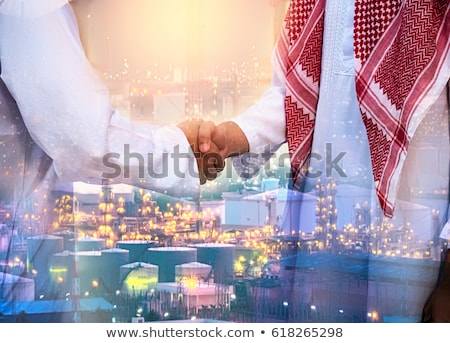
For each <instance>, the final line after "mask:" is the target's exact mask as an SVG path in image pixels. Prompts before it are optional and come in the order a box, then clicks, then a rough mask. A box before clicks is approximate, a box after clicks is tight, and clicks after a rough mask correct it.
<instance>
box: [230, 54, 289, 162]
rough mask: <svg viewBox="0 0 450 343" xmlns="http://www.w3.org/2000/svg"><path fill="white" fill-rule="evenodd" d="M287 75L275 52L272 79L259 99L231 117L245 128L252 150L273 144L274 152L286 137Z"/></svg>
mask: <svg viewBox="0 0 450 343" xmlns="http://www.w3.org/2000/svg"><path fill="white" fill-rule="evenodd" d="M285 94H286V91H285V78H284V74H283V73H282V72H281V68H280V66H279V64H278V60H277V59H276V58H275V54H274V53H273V54H272V80H271V83H270V86H269V88H268V89H267V90H266V91H265V92H264V94H263V95H262V96H261V98H260V99H258V101H257V102H256V103H255V104H254V105H252V106H251V107H249V108H248V109H247V110H246V111H244V112H243V113H241V114H239V115H237V116H236V117H234V118H232V119H231V120H232V121H234V122H235V123H236V124H237V125H239V127H240V128H241V130H242V131H243V132H244V134H245V136H246V137H247V140H248V142H249V146H250V152H251V153H257V154H260V153H262V152H264V151H267V149H268V148H269V147H270V150H271V151H272V152H274V151H275V150H277V149H278V148H279V147H280V145H282V144H283V143H285V141H286V118H285V113H284V97H285Z"/></svg>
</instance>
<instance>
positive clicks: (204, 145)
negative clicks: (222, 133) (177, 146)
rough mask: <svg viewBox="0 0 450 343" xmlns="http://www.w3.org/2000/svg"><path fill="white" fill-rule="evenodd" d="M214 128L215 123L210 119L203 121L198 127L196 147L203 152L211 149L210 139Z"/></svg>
mask: <svg viewBox="0 0 450 343" xmlns="http://www.w3.org/2000/svg"><path fill="white" fill-rule="evenodd" d="M215 130H216V124H214V123H213V122H212V121H204V122H202V123H201V124H200V126H199V128H198V147H199V150H200V151H201V152H203V153H206V152H208V151H209V150H210V149H211V139H212V136H213V133H214V131H215Z"/></svg>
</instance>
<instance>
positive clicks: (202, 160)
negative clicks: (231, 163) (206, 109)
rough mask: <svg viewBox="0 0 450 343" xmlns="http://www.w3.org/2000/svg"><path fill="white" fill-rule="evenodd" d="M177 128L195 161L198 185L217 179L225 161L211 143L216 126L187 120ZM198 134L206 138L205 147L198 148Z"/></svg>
mask: <svg viewBox="0 0 450 343" xmlns="http://www.w3.org/2000/svg"><path fill="white" fill-rule="evenodd" d="M177 126H178V127H179V128H180V129H181V130H182V131H183V132H184V134H185V136H186V138H187V140H188V142H189V145H190V146H191V148H192V151H193V153H194V155H195V158H196V160H197V167H198V171H199V178H200V184H202V185H203V184H205V183H206V181H207V180H214V179H215V178H217V176H218V174H219V173H220V172H221V171H222V170H223V168H224V167H225V160H224V158H223V155H222V154H221V153H220V149H219V147H218V146H217V144H216V143H215V142H213V141H211V137H212V135H213V132H214V131H215V129H216V125H215V124H214V123H213V122H211V121H203V120H202V119H188V120H185V121H183V122H181V123H179V124H178V125H177ZM200 132H202V135H203V136H206V137H207V138H208V142H207V146H205V145H202V146H200V145H201V144H202V143H201V142H202V141H200V140H199V135H200ZM218 143H220V144H222V142H221V141H220V139H218Z"/></svg>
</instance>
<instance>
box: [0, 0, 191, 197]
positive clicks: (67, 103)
mask: <svg viewBox="0 0 450 343" xmlns="http://www.w3.org/2000/svg"><path fill="white" fill-rule="evenodd" d="M49 2H50V3H58V6H55V7H56V8H53V10H49V11H47V13H44V14H42V13H39V15H36V14H34V15H27V13H29V14H30V13H34V12H33V11H32V7H36V6H33V5H32V4H33V3H34V1H20V0H5V3H6V4H8V3H9V4H16V5H17V6H16V8H18V10H17V11H16V12H14V11H9V12H8V13H5V11H3V12H2V11H0V16H1V20H0V31H1V32H2V35H1V36H0V58H1V67H2V74H1V77H2V78H3V80H4V81H5V84H6V85H7V87H8V89H9V90H10V92H11V94H12V95H13V97H14V98H15V100H16V102H17V104H18V107H19V109H20V112H21V115H22V117H23V119H24V122H25V125H26V126H27V129H28V130H29V132H30V134H31V136H32V138H33V139H34V140H35V141H36V143H37V144H38V145H39V146H40V147H41V148H42V149H43V150H44V151H45V152H46V153H47V154H48V155H49V156H50V157H51V158H52V159H53V161H54V168H55V171H56V173H57V175H58V176H59V177H60V179H61V180H63V181H84V182H89V183H96V184H100V183H101V182H102V180H104V179H109V180H110V182H112V183H125V184H130V185H135V186H138V187H142V188H147V189H152V190H155V191H160V192H168V193H170V194H171V195H175V196H182V195H191V196H192V195H194V194H193V192H194V193H196V192H198V190H199V180H198V170H197V165H196V161H195V157H194V156H193V154H192V151H191V148H190V147H189V144H188V142H187V139H186V137H185V136H184V134H183V132H182V131H181V130H180V129H179V128H176V127H168V126H158V125H138V124H136V123H133V122H132V121H130V120H128V119H127V118H124V117H122V116H121V115H120V114H119V113H118V112H116V111H115V110H114V109H113V108H112V105H111V101H110V96H109V91H108V89H107V87H106V86H105V85H104V83H103V82H102V80H101V79H100V78H99V77H98V75H97V73H96V72H95V70H94V69H93V67H92V66H91V65H90V63H89V61H88V60H87V58H86V56H85V54H84V51H83V48H82V45H81V42H80V39H79V35H78V28H77V22H76V19H75V16H74V14H73V12H72V9H71V7H70V5H68V4H64V1H63V0H51V1H49ZM44 3H45V1H39V4H40V5H43V4H44ZM59 3H62V5H61V4H59ZM10 7H14V6H13V5H11V6H10ZM29 7H30V8H29ZM40 8H42V6H41V7H40ZM0 9H1V5H0Z"/></svg>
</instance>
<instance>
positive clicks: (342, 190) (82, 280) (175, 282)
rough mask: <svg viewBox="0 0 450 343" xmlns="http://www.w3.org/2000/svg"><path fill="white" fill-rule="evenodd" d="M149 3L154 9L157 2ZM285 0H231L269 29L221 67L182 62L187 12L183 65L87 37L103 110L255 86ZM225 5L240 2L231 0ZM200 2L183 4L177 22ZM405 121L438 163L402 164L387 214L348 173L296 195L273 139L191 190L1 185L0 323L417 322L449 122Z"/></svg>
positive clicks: (427, 281)
mask: <svg viewBox="0 0 450 343" xmlns="http://www.w3.org/2000/svg"><path fill="white" fill-rule="evenodd" d="M133 2H136V3H137V2H139V1H133ZM217 2H221V3H222V2H227V1H217ZM73 3H74V6H75V8H76V10H77V11H78V12H77V14H78V15H79V16H80V18H81V19H80V30H81V32H82V34H83V35H84V36H83V37H84V39H86V40H88V39H89V38H91V39H93V38H96V39H97V41H98V36H102V35H103V34H100V33H99V31H98V30H101V28H97V27H95V26H93V25H91V24H90V22H89V21H90V20H92V18H94V17H95V16H98V15H99V13H100V10H99V9H98V7H97V6H100V5H98V3H97V4H96V2H91V1H74V2H73ZM99 3H102V1H100V2H99ZM123 3H125V2H123ZM151 3H154V6H156V8H161V11H162V10H163V5H159V6H160V7H158V6H157V3H161V1H151ZM250 3H251V4H250ZM262 3H264V4H262ZM286 3H287V2H286V1H272V2H269V1H249V4H248V5H246V6H248V7H249V9H241V10H242V11H244V12H245V11H246V10H248V11H250V10H252V6H253V7H263V8H264V12H263V13H264V14H262V15H261V19H260V20H261V23H259V22H258V23H255V25H256V26H258V25H260V26H261V27H263V26H264V27H270V28H271V29H270V30H268V31H266V32H269V33H270V34H271V36H270V37H265V38H264V39H266V40H267V41H268V42H266V44H267V46H268V47H264V48H263V49H261V47H260V46H259V45H258V43H255V44H249V45H248V46H246V47H245V48H239V49H240V53H241V54H243V56H241V55H239V57H237V59H236V60H232V57H230V62H226V61H222V62H221V63H222V64H221V65H220V67H219V66H218V67H210V66H209V65H208V67H207V68H206V67H205V68H204V69H202V67H201V63H200V64H196V63H194V62H193V61H197V60H199V59H200V60H203V59H204V58H208V56H209V54H208V45H207V44H206V45H199V44H200V43H199V42H200V41H202V37H200V36H199V34H198V32H202V31H198V30H199V28H197V27H196V26H195V25H192V26H190V25H187V33H186V36H187V37H188V38H189V39H190V43H189V44H187V46H188V49H185V50H183V51H184V53H185V54H186V56H185V63H182V62H180V63H179V64H177V62H172V61H171V62H167V63H166V64H165V63H164V60H163V57H162V59H161V61H160V62H158V63H157V64H156V63H153V62H149V63H148V65H147V66H144V65H143V64H142V62H141V61H139V59H137V58H135V57H131V56H127V53H126V49H122V50H118V48H117V46H116V44H119V43H120V39H119V38H115V36H114V34H113V33H111V36H105V35H103V36H102V37H103V38H102V39H103V42H102V44H98V42H97V43H96V41H95V40H94V42H88V43H86V49H87V51H88V54H89V56H90V57H91V58H92V60H93V61H95V63H94V65H95V66H96V68H98V70H99V72H100V73H101V75H102V76H103V79H104V81H105V83H106V84H107V85H108V87H109V89H110V90H111V99H112V102H113V105H114V107H115V108H116V109H118V110H119V111H120V112H121V113H122V114H123V115H125V116H127V117H129V118H131V119H132V120H135V121H137V122H141V123H158V124H164V125H176V124H177V123H178V122H180V121H182V120H184V119H186V118H205V119H208V120H213V121H215V122H221V121H223V120H227V119H229V118H230V117H232V116H233V115H235V114H238V113H240V112H241V111H243V110H245V109H246V108H247V107H249V106H251V105H252V104H253V103H254V102H255V101H256V100H257V99H258V98H259V97H260V95H261V94H262V93H263V92H264V90H265V89H266V87H267V86H268V84H269V82H270V78H271V69H270V47H271V46H272V45H273V43H274V38H273V37H274V36H276V35H275V32H272V31H274V29H273V28H274V27H278V26H279V25H281V21H282V18H283V16H282V13H284V8H285V6H286ZM200 4H203V5H202V6H204V7H202V10H203V11H204V12H208V11H209V10H210V9H208V5H205V4H204V2H203V1H199V0H198V1H192V4H191V5H192V6H200ZM229 4H230V5H229V6H231V7H233V6H234V7H233V8H234V10H235V11H239V6H240V5H239V4H241V2H239V1H229ZM209 6H212V5H209ZM244 7H245V6H244ZM117 11H118V12H120V10H119V9H118V10H117ZM201 13H202V12H201V11H200V12H199V11H193V13H191V14H190V15H191V16H190V17H189V16H187V18H186V21H187V23H188V24H189V21H190V20H191V21H192V22H197V21H198V20H199V17H198V16H199V15H201ZM124 15H125V14H124ZM252 20H254V21H255V22H257V21H258V20H259V19H257V18H252ZM238 24H239V25H240V24H241V23H240V22H238ZM89 25H91V26H89ZM205 25H206V24H205ZM232 25H233V24H232ZM109 29H110V27H109V26H107V24H105V28H103V30H104V31H105V32H107V31H108V30H109ZM241 30H243V28H241ZM130 32H134V31H132V30H131V29H130ZM136 34H137V33H136ZM91 36H93V37H91ZM236 39H239V37H237V38H236ZM258 42H259V41H258ZM229 48H230V47H229ZM154 49H164V47H156V46H155V47H154ZM262 51H263V52H262ZM267 51H268V53H267ZM202 56H203V57H202ZM230 56H232V53H230ZM138 64H139V67H137V65H138ZM205 65H207V64H206V63H205ZM144 68H145V69H144ZM434 119H435V118H431V119H429V120H430V121H432V120H434ZM436 120H440V119H436ZM338 124H339V123H338ZM337 127H339V125H338V126H337ZM419 130H421V133H422V135H423V136H424V137H427V144H426V145H423V144H418V145H414V144H412V147H411V149H412V151H413V152H414V154H415V156H416V159H417V160H419V161H416V162H417V163H419V164H421V165H428V166H430V165H431V166H435V167H434V168H437V169H439V168H441V169H442V170H443V172H442V175H443V176H442V179H438V178H437V179H432V180H430V179H425V180H423V179H419V178H416V176H417V175H410V177H409V181H410V182H405V184H401V185H400V198H401V201H400V203H399V205H398V206H399V212H398V213H399V214H398V215H396V216H394V218H385V217H383V215H382V212H381V210H380V209H379V208H374V207H373V206H372V205H370V204H371V203H372V204H373V201H372V197H373V196H374V195H373V191H372V190H371V189H370V188H369V187H367V185H366V184H365V183H364V182H361V180H360V179H358V178H356V177H353V176H352V175H356V174H357V173H356V174H355V173H353V174H352V173H351V172H349V173H348V175H349V176H348V177H347V178H345V180H343V179H342V178H341V179H336V178H334V175H327V176H325V175H324V176H323V177H321V178H317V179H316V180H315V182H314V185H313V187H311V188H310V189H308V190H306V191H305V192H303V193H295V192H293V191H290V190H289V187H288V181H289V180H288V176H289V165H288V162H286V163H279V161H281V160H283V161H285V159H284V156H288V155H286V152H287V150H286V148H285V147H284V146H282V147H281V148H280V149H279V150H278V151H277V152H276V153H275V156H277V158H273V159H271V163H270V165H266V166H265V167H262V168H261V170H260V171H259V172H258V173H256V175H254V176H252V177H249V178H242V177H240V176H239V175H238V173H237V172H236V170H234V168H233V166H232V163H231V162H230V163H227V166H226V169H225V170H224V172H223V173H222V174H221V175H220V176H219V177H218V178H217V179H216V180H214V181H210V182H208V183H206V184H205V185H204V186H202V188H201V194H200V196H192V197H183V198H176V197H173V196H170V195H169V194H166V193H164V192H155V191H152V190H148V189H144V188H139V187H132V186H126V185H122V184H119V185H117V184H112V183H109V182H108V181H105V182H104V183H103V184H102V185H87V184H84V183H73V184H70V185H64V187H61V188H60V189H58V190H49V189H47V188H46V186H45V185H40V186H37V187H36V189H35V191H34V192H33V194H32V195H31V196H30V197H29V198H27V199H22V200H20V201H18V200H17V199H19V198H20V194H19V193H18V192H20V191H18V190H17V189H16V188H15V187H14V185H13V184H8V183H9V181H7V182H2V185H3V184H5V185H6V186H2V190H1V194H0V197H1V199H0V200H1V203H0V285H1V290H0V322H20V321H26V322H85V323H86V322H106V323H111V322H112V323H129V322H149V321H169V320H177V321H192V320H195V321H205V322H206V321H218V322H224V321H229V322H417V321H419V320H420V318H418V316H419V315H420V313H421V308H422V306H423V303H424V301H425V300H426V298H427V297H428V295H429V294H430V292H431V290H432V289H433V287H434V285H435V282H436V275H437V270H438V269H439V258H440V255H441V253H442V251H443V249H445V248H446V242H445V241H442V240H441V239H440V238H439V234H440V229H441V224H442V223H441V222H440V220H441V214H442V213H441V211H442V208H441V207H442V206H441V205H440V204H441V203H442V202H444V201H446V199H448V196H449V194H448V191H447V188H446V187H448V179H447V181H445V173H444V170H446V168H448V165H446V163H447V162H448V161H447V160H445V156H441V155H440V153H439V149H438V148H439V147H440V142H441V141H442V139H445V137H444V132H445V130H448V122H445V121H442V132H441V131H439V130H438V131H436V130H435V129H434V128H433V129H430V128H429V127H428V126H427V125H426V123H424V125H422V126H421V127H420V129H419ZM1 140H2V145H1V146H0V149H1V154H2V157H1V158H2V161H3V164H2V171H1V177H2V178H3V179H4V180H13V177H14V176H16V175H15V174H17V170H18V169H20V166H18V165H16V160H15V153H14V146H12V145H10V144H8V141H7V140H5V139H1ZM280 156H281V157H280ZM447 159H448V151H447ZM274 161H277V162H276V163H275V162H274ZM355 168H356V169H358V168H360V169H361V168H364V166H361V165H359V164H358V165H356V166H355ZM349 170H350V169H349ZM358 170H359V169H358ZM20 173H22V171H21V172H20ZM162 182H163V181H162ZM412 185H413V186H412ZM371 201H372V202H371ZM293 206H294V207H295V206H301V210H296V209H292V207H293ZM289 210H291V211H289ZM292 213H296V216H293V215H292Z"/></svg>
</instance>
